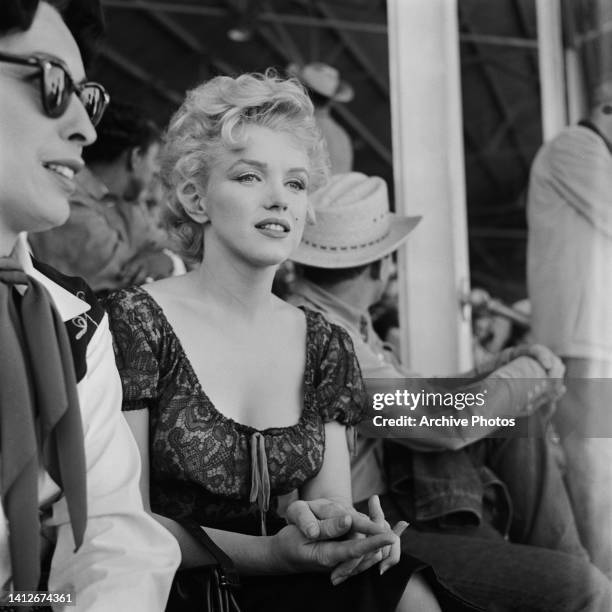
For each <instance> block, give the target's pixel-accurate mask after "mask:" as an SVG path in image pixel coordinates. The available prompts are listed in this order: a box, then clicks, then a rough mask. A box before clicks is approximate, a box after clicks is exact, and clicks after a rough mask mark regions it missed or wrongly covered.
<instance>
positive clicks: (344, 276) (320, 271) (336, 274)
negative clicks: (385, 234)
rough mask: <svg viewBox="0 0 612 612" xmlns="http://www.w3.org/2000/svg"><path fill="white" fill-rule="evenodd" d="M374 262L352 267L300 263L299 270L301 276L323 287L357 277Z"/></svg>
mask: <svg viewBox="0 0 612 612" xmlns="http://www.w3.org/2000/svg"><path fill="white" fill-rule="evenodd" d="M372 263H376V262H372ZM372 263H367V264H364V265H362V266H353V267H352V268H315V267H314V266H304V265H302V264H299V266H298V271H299V272H300V274H301V276H303V277H304V278H305V279H306V280H309V281H310V282H311V283H314V284H315V285H321V286H323V287H330V286H333V285H337V284H338V283H341V282H343V281H347V280H351V279H353V278H357V277H358V276H359V275H360V274H361V273H362V272H363V271H364V270H366V269H367V268H369V267H370V266H371V265H372Z"/></svg>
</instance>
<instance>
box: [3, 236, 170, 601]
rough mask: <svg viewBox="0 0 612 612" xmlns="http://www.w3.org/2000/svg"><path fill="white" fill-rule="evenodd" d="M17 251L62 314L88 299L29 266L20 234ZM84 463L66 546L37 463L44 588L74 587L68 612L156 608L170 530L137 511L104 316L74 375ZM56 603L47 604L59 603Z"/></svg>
mask: <svg viewBox="0 0 612 612" xmlns="http://www.w3.org/2000/svg"><path fill="white" fill-rule="evenodd" d="M17 256H18V258H19V260H20V262H21V264H22V265H23V268H24V270H25V272H26V273H27V274H28V275H29V276H32V277H33V278H35V279H36V280H38V281H39V282H40V283H41V284H43V285H44V286H45V288H46V289H47V290H48V291H49V293H50V294H51V296H52V298H53V301H54V303H55V305H56V307H57V309H58V311H59V313H60V315H61V316H62V319H63V320H64V321H68V320H70V319H72V318H74V317H76V316H80V315H83V316H82V317H81V319H82V320H83V321H84V324H85V325H95V322H94V321H93V319H88V318H87V314H86V313H87V311H88V310H90V306H89V305H88V304H87V303H86V302H84V301H82V300H80V299H78V298H77V297H76V296H75V295H73V294H72V293H70V292H69V291H67V290H66V289H64V288H63V287H60V286H59V285H57V284H56V283H55V282H53V281H51V280H50V279H49V278H47V277H46V276H44V275H43V274H41V273H40V272H39V271H37V270H36V269H34V267H33V266H32V261H31V259H30V256H29V254H28V252H27V250H26V248H25V246H24V242H23V241H20V243H19V244H18V247H17ZM78 393H79V401H80V407H81V415H82V421H83V432H84V436H85V458H86V465H87V504H88V506H87V509H88V520H87V530H86V531H85V538H84V541H83V545H82V546H81V547H80V549H79V550H78V552H76V553H74V552H73V551H74V548H75V545H74V539H73V536H72V528H71V525H70V520H69V516H68V510H67V505H66V500H65V499H64V497H63V496H61V491H60V489H59V487H58V486H57V484H56V483H55V482H54V481H53V480H52V479H51V477H50V475H49V474H48V473H47V472H46V471H45V470H44V469H42V468H41V469H40V472H39V481H38V499H39V507H40V508H41V509H42V508H49V507H51V510H52V511H51V513H50V516H49V518H48V519H45V521H44V522H43V528H51V529H54V530H55V531H56V535H57V543H56V547H55V552H54V554H53V560H52V564H51V574H50V578H49V587H48V588H49V590H50V591H69V590H71V591H74V592H75V594H76V596H75V600H76V606H72V607H67V608H65V609H66V610H69V611H71V612H81V611H87V612H97V611H99V612H108V611H113V612H124V611H126V612H138V611H142V612H145V611H146V612H152V611H155V610H160V611H162V610H164V608H165V605H166V600H167V597H168V592H169V589H170V584H171V582H172V578H173V576H174V573H175V571H176V569H177V567H178V564H179V561H180V551H179V548H178V544H177V542H176V540H175V539H174V537H173V536H172V535H170V533H169V532H168V531H167V530H166V529H164V528H163V527H162V526H161V525H160V524H159V523H157V522H156V521H155V520H154V519H153V518H152V517H150V516H149V515H148V514H146V513H145V511H144V509H143V505H142V499H141V496H140V491H139V488H138V481H139V477H140V455H139V453H138V449H137V447H136V442H135V440H134V438H133V437H132V435H131V432H130V430H129V428H128V425H127V423H126V421H125V420H124V418H123V416H122V414H121V397H122V392H121V381H120V379H119V374H118V372H117V368H116V366H115V358H114V353H113V347H112V341H111V335H110V332H109V328H108V318H107V316H106V315H104V318H103V319H102V321H101V322H100V323H99V325H98V328H97V330H96V331H95V333H94V335H93V338H92V339H91V341H90V342H89V344H88V347H87V374H86V375H85V377H84V378H83V379H82V380H81V381H80V382H79V383H78ZM10 583H11V565H10V555H9V544H8V524H7V519H6V517H5V515H4V512H3V510H2V506H1V504H0V589H3V588H6V587H7V586H8V585H10ZM63 609H64V607H63V606H59V607H54V610H63Z"/></svg>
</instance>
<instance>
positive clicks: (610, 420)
mask: <svg viewBox="0 0 612 612" xmlns="http://www.w3.org/2000/svg"><path fill="white" fill-rule="evenodd" d="M527 223H528V241H527V281H528V292H529V298H530V300H531V308H532V315H531V318H532V333H533V335H534V337H535V339H536V341H537V342H540V343H542V344H545V345H546V346H548V347H549V348H550V349H551V350H553V351H554V352H555V353H556V354H558V355H560V356H561V357H562V359H563V362H564V364H565V367H566V385H567V389H568V392H567V394H566V395H565V397H564V398H563V399H562V401H561V402H560V404H559V409H558V410H557V413H556V414H555V426H556V429H557V431H558V433H559V435H560V438H561V443H562V446H563V449H564V451H565V455H566V479H567V483H568V487H569V491H570V496H571V499H572V504H573V507H574V513H575V515H576V521H577V524H578V529H579V531H580V535H581V538H582V540H583V543H584V545H585V547H586V549H587V551H588V552H589V554H590V555H591V559H592V560H593V563H595V564H596V565H597V566H598V567H599V568H600V569H601V570H602V571H603V572H604V573H606V574H607V575H608V576H609V577H611V578H612V408H611V406H610V393H611V391H610V382H609V381H610V379H612V316H610V304H611V303H612V79H608V80H607V81H604V82H603V83H602V84H601V85H600V86H599V87H598V88H597V89H596V91H595V94H594V98H593V104H592V109H591V113H590V116H589V118H588V119H586V120H584V121H580V122H579V123H578V124H577V125H572V126H570V127H567V128H565V129H564V130H562V131H561V132H560V133H559V134H558V135H557V136H556V137H555V138H553V139H552V140H551V141H550V142H548V143H546V144H545V145H543V146H542V148H541V149H540V151H539V152H538V154H537V156H536V158H535V161H534V162H533V165H532V168H531V176H530V181H529V191H528V197H527Z"/></svg>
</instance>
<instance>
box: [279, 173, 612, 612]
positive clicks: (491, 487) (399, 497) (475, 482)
mask: <svg viewBox="0 0 612 612" xmlns="http://www.w3.org/2000/svg"><path fill="white" fill-rule="evenodd" d="M310 203H311V205H312V206H313V208H314V216H315V219H316V223H315V224H314V225H308V226H306V228H305V231H304V236H303V239H302V242H301V244H300V246H299V247H298V249H297V250H296V251H295V252H294V253H293V255H292V259H293V261H294V262H296V263H297V264H298V280H297V282H296V283H295V284H294V286H293V291H294V293H293V295H292V296H291V298H290V302H291V303H292V304H294V305H299V306H302V307H306V308H311V309H314V310H317V311H318V312H321V313H322V314H323V315H324V316H325V317H326V318H327V319H328V320H330V321H332V322H334V323H335V324H337V325H340V326H342V327H343V328H344V329H346V330H347V331H348V332H349V335H350V337H351V340H352V341H353V344H354V346H355V351H356V354H357V358H358V361H359V364H360V366H361V369H362V372H363V375H364V379H365V381H366V385H368V386H369V390H370V393H372V392H373V389H374V388H376V389H378V390H381V389H382V390H385V391H391V390H393V389H396V388H400V389H402V388H403V389H408V390H409V391H411V392H414V393H415V394H418V393H421V392H423V393H429V392H433V393H436V392H438V393H439V392H445V391H448V390H451V389H453V390H454V391H460V392H462V393H467V392H471V393H472V394H477V393H484V394H485V395H486V402H485V403H484V405H483V406H481V407H479V406H476V405H473V406H465V407H464V408H463V410H462V411H461V412H458V410H457V409H456V408H455V407H454V406H453V405H446V404H445V405H444V406H440V405H436V406H431V407H427V408H423V409H422V411H420V412H419V411H417V412H410V411H409V410H408V409H407V408H406V407H404V406H388V407H386V408H385V409H384V411H383V412H380V413H378V414H381V415H382V416H384V417H389V418H396V417H401V416H404V415H406V414H407V413H408V414H417V415H418V416H417V420H418V419H420V416H421V415H427V416H429V417H437V418H440V417H445V418H446V419H448V420H449V421H450V419H451V418H453V419H455V423H457V421H458V420H459V418H458V417H463V418H467V420H468V425H467V426H465V425H462V424H459V423H457V424H455V425H452V424H450V422H449V424H448V425H441V426H434V425H430V426H420V427H405V428H397V427H392V426H387V427H386V428H385V427H376V428H372V427H368V428H365V427H362V428H360V430H359V431H360V435H359V437H358V440H357V453H356V456H355V457H354V459H353V461H352V466H351V472H352V478H353V487H352V489H353V496H354V501H355V502H356V503H357V507H358V508H359V507H360V504H359V502H360V501H361V500H362V499H365V498H367V497H369V496H370V495H372V494H378V495H380V496H381V503H382V507H383V509H384V511H385V513H386V515H387V516H392V517H393V519H394V520H398V519H400V518H401V519H403V520H407V521H410V527H409V528H408V529H407V530H406V531H405V532H404V534H403V536H402V548H403V550H405V551H407V552H410V553H411V554H414V555H416V556H417V557H420V558H422V559H424V560H425V561H427V562H428V563H430V564H431V566H432V567H433V569H434V571H435V572H436V574H437V576H438V577H439V578H440V579H441V580H442V581H443V582H444V583H445V584H446V585H447V586H448V587H449V588H451V589H453V590H454V591H455V592H458V593H459V594H460V595H462V596H463V597H465V598H467V599H468V600H469V601H471V602H473V603H475V604H477V605H479V606H482V607H483V608H486V609H491V608H489V606H492V608H494V609H495V610H511V609H525V610H540V611H542V612H543V611H545V610H567V611H570V610H592V611H598V612H604V611H608V610H609V609H610V607H609V606H610V605H611V604H612V602H611V600H610V595H611V593H610V583H609V582H608V580H607V579H606V578H605V577H604V576H603V575H602V574H601V572H599V571H598V570H597V568H595V567H594V566H592V565H590V564H589V563H588V559H587V557H586V554H585V552H584V550H583V548H582V546H581V544H580V541H579V538H578V534H577V532H576V527H575V524H574V519H573V516H572V512H571V507H570V504H569V500H568V498H567V493H566V491H565V488H564V484H563V481H562V478H561V474H560V472H559V469H558V466H557V463H556V457H555V454H554V450H553V448H552V447H551V446H550V444H549V443H548V441H547V439H546V435H545V430H544V427H545V422H546V421H545V418H544V416H545V415H544V414H543V410H542V408H541V406H542V405H544V404H547V403H548V402H549V401H551V400H554V399H555V398H556V397H557V395H558V394H559V393H560V392H561V389H560V388H559V386H560V382H559V378H560V377H561V376H562V374H563V368H562V366H561V363H560V361H559V360H558V359H557V358H556V357H555V356H554V355H553V354H552V353H551V352H550V351H548V350H547V349H545V348H544V347H538V346H531V347H518V348H515V349H508V350H506V351H503V352H502V353H500V354H499V355H498V356H496V358H495V359H491V360H489V363H488V364H486V365H484V366H482V367H481V368H479V369H478V371H475V372H472V373H467V374H462V375H458V376H460V377H461V379H460V380H452V381H451V380H448V379H424V378H422V377H419V376H418V375H417V374H414V373H413V372H410V370H409V368H407V367H406V366H404V365H403V364H402V363H401V362H400V361H399V359H398V358H397V356H396V355H395V354H393V352H392V350H390V347H389V345H387V344H385V343H383V342H382V341H381V339H380V338H379V337H378V335H377V334H376V332H375V331H374V328H373V326H372V321H371V317H370V313H369V309H370V308H371V306H372V305H373V304H376V303H377V302H378V300H379V299H380V297H381V296H382V295H383V293H384V291H385V288H386V285H387V282H388V280H389V278H390V277H391V274H392V272H393V268H394V266H393V263H392V260H391V254H392V253H393V252H394V251H395V250H396V249H398V248H399V247H400V246H401V244H402V243H403V242H404V241H405V240H406V239H407V237H408V234H409V232H410V231H411V230H412V229H413V228H414V227H415V225H416V223H417V222H418V219H419V218H414V217H412V218H411V217H401V216H399V215H394V214H392V213H390V212H389V201H388V196H387V189H386V184H385V182H384V181H383V180H382V179H380V178H378V177H367V176H365V175H363V174H360V173H355V172H353V173H348V174H344V175H337V176H335V177H332V179H331V181H330V183H329V184H328V185H327V186H325V187H323V188H322V189H320V190H318V191H317V192H315V193H314V194H313V195H312V196H311V198H310ZM472 379H473V380H472ZM396 381H397V382H396ZM376 385H380V387H376ZM473 416H477V417H478V416H482V417H486V418H487V420H488V421H495V419H496V417H506V418H508V417H512V418H515V419H516V420H517V421H523V423H524V429H523V430H522V433H521V434H520V435H521V436H525V437H519V435H517V434H516V433H514V432H513V431H512V429H511V428H506V429H504V428H502V426H501V425H496V424H495V422H493V424H491V425H487V426H486V427H485V426H471V423H472V417H473ZM374 430H376V431H374ZM383 437H387V439H388V440H387V441H386V443H385V444H383V440H382V438H383ZM391 440H392V441H391Z"/></svg>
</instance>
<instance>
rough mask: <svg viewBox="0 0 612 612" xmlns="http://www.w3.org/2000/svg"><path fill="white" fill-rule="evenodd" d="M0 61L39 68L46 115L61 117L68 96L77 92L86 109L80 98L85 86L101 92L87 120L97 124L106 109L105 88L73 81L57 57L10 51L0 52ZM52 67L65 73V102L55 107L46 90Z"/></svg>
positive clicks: (98, 84) (86, 82) (93, 83)
mask: <svg viewBox="0 0 612 612" xmlns="http://www.w3.org/2000/svg"><path fill="white" fill-rule="evenodd" d="M0 62H6V63H8V64H18V65H21V66H29V67H30V68H37V69H38V70H39V74H38V76H39V77H40V97H41V101H42V105H43V109H44V111H45V114H46V115H47V116H48V117H51V118H52V119H57V118H58V117H61V116H62V115H63V114H64V113H65V112H66V110H68V106H69V105H70V97H71V96H72V94H77V98H78V99H79V102H80V103H81V104H82V105H83V108H85V111H87V105H86V104H85V102H84V101H83V99H82V98H81V94H82V93H83V91H85V90H86V89H87V88H92V87H93V88H95V89H97V90H98V91H99V92H100V94H101V100H102V103H101V104H100V108H99V110H98V112H97V113H96V114H95V115H94V116H93V117H91V116H90V115H89V112H87V116H88V117H89V120H90V121H91V123H92V125H93V126H94V127H95V126H96V125H98V123H99V122H100V119H102V115H104V111H105V110H106V107H107V106H108V103H109V102H110V96H109V95H108V92H107V91H106V89H104V87H103V86H102V85H100V83H96V82H95V81H85V82H84V83H75V82H74V79H73V78H72V75H71V74H70V72H69V70H68V67H67V66H66V64H64V62H63V61H62V60H60V59H59V58H54V57H49V56H44V55H13V54H11V53H2V52H0ZM52 67H56V68H59V69H60V70H62V71H63V73H64V75H65V81H64V82H65V89H66V90H67V91H68V95H67V96H66V98H65V99H66V100H67V102H65V103H64V104H61V105H59V106H57V107H55V108H53V107H51V105H50V104H49V100H48V95H47V91H46V90H47V89H48V88H47V85H46V84H47V79H48V76H47V75H48V74H49V71H50V70H51V68H52Z"/></svg>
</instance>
